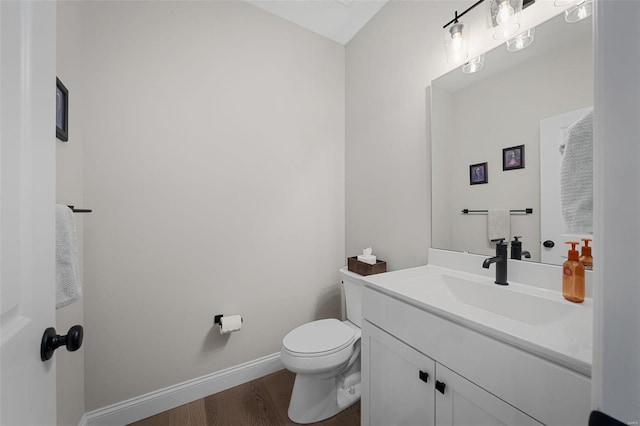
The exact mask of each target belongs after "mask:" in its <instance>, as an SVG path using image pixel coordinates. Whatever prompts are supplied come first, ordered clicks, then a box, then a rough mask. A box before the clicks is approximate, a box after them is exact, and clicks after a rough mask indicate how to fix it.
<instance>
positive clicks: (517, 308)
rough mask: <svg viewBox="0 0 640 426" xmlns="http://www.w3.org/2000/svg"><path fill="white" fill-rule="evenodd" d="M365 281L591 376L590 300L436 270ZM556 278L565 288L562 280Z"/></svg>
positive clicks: (429, 268) (389, 274)
mask: <svg viewBox="0 0 640 426" xmlns="http://www.w3.org/2000/svg"><path fill="white" fill-rule="evenodd" d="M480 267H481V266H480ZM494 267H495V265H494V266H492V271H493V268H494ZM361 279H362V281H363V282H364V283H365V285H366V286H367V287H369V288H372V289H375V290H377V291H380V292H382V293H385V294H387V295H389V296H391V297H394V298H396V299H398V300H401V301H403V302H406V303H408V304H411V305H413V306H416V307H418V308H420V309H423V310H425V311H428V312H430V313H433V314H435V315H438V316H440V317H442V318H445V319H447V320H450V321H452V322H455V323H457V324H459V325H462V326H464V327H467V328H469V329H472V330H475V331H477V332H480V333H482V334H484V335H487V336H489V337H492V338H495V339H498V340H500V341H503V342H505V343H508V344H510V345H512V346H515V347H518V348H520V349H523V350H525V351H527V352H530V353H533V354H535V355H537V356H540V357H542V358H545V359H547V360H549V361H552V362H554V363H557V364H559V365H562V366H565V367H567V368H570V369H572V370H574V371H576V372H578V373H580V374H583V375H585V376H588V377H590V376H591V364H592V341H593V332H592V328H593V300H592V299H590V298H587V299H585V301H584V302H583V303H580V304H577V303H572V302H569V301H567V300H565V299H564V298H563V297H562V293H561V292H560V291H554V290H550V289H548V288H544V286H541V287H537V286H533V285H525V284H521V283H518V282H512V281H511V280H509V285H508V286H500V285H497V284H494V282H493V281H494V279H493V278H489V277H487V276H483V275H479V274H472V273H469V272H461V271H458V270H454V269H450V268H444V267H441V266H435V265H426V266H420V267H417V268H411V269H405V270H400V271H394V272H387V273H384V274H378V275H370V276H367V277H362V278H361ZM557 279H558V281H559V282H560V283H561V280H562V276H561V275H560V274H558V278H557ZM547 287H548V286H547ZM560 287H561V285H560Z"/></svg>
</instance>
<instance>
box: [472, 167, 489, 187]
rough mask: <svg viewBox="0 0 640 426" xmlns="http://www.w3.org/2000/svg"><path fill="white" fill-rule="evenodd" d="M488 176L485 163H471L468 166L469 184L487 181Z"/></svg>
mask: <svg viewBox="0 0 640 426" xmlns="http://www.w3.org/2000/svg"><path fill="white" fill-rule="evenodd" d="M488 182H489V176H488V170H487V163H479V164H472V165H470V166H469V185H478V184H480V183H488Z"/></svg>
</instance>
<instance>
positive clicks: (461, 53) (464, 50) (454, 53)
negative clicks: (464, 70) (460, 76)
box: [444, 20, 469, 64]
mask: <svg viewBox="0 0 640 426" xmlns="http://www.w3.org/2000/svg"><path fill="white" fill-rule="evenodd" d="M468 38H469V25H467V24H466V23H464V22H458V21H457V20H456V22H455V23H454V24H453V25H451V26H450V27H449V28H445V29H444V49H445V52H446V53H447V62H449V63H450V64H459V63H460V62H463V61H466V60H467V58H468V57H469V50H468V46H467V40H468Z"/></svg>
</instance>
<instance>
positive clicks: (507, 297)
mask: <svg viewBox="0 0 640 426" xmlns="http://www.w3.org/2000/svg"><path fill="white" fill-rule="evenodd" d="M440 278H441V279H442V282H443V283H444V286H445V287H446V289H447V291H448V292H449V294H450V295H451V297H452V298H453V299H454V300H455V301H457V302H459V303H463V304H465V305H468V306H473V307H476V308H478V309H482V310H485V311H489V312H492V313H494V314H498V315H502V316H505V317H509V318H512V319H514V320H517V321H521V322H525V323H528V324H532V325H538V324H544V323H549V322H553V321H556V320H559V319H561V318H563V317H565V316H568V315H569V314H570V313H571V311H572V309H571V308H572V306H570V305H567V304H566V303H563V302H562V301H556V300H551V299H545V298H543V297H539V296H536V295H533V294H527V293H522V292H519V291H517V290H514V289H513V288H512V287H510V286H499V285H496V284H488V283H484V282H476V281H470V280H466V279H464V278H460V277H456V276H452V275H446V274H440Z"/></svg>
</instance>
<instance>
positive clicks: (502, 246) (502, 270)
mask: <svg viewBox="0 0 640 426" xmlns="http://www.w3.org/2000/svg"><path fill="white" fill-rule="evenodd" d="M496 241H497V243H496V255H495V257H490V258H488V259H485V260H484V262H482V267H483V268H487V269H489V266H491V264H492V263H495V264H496V281H495V283H496V284H500V285H508V284H509V283H508V282H507V262H508V260H507V247H508V244H507V243H505V242H504V238H500V239H499V240H496Z"/></svg>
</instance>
